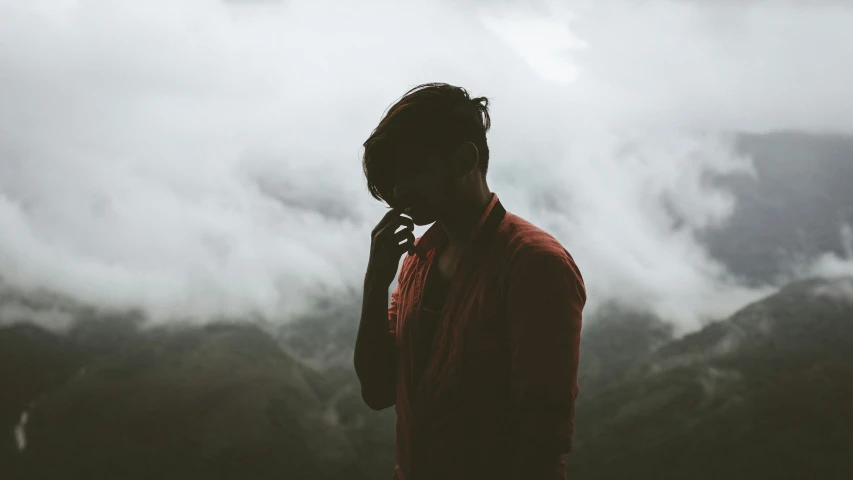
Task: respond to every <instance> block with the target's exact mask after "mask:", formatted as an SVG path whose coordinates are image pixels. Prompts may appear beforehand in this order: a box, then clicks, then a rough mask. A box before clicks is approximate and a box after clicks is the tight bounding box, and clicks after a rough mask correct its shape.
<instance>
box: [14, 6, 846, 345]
mask: <svg viewBox="0 0 853 480" xmlns="http://www.w3.org/2000/svg"><path fill="white" fill-rule="evenodd" d="M550 5H551V7H550V8H553V7H554V5H557V4H554V3H552V4H550ZM567 5H569V6H568V8H567V9H566V8H564V9H563V10H560V11H558V12H557V13H555V14H554V15H555V16H552V17H549V18H551V20H550V22H549V23H544V24H542V25H546V26H547V28H548V29H550V30H546V29H545V27H535V28H536V30H537V31H538V32H539V33H540V34H541V35H540V37H539V39H538V40H537V39H535V38H532V39H531V38H529V37H528V36H527V35H526V34H524V33H523V32H524V31H525V29H529V28H530V26H531V25H536V24H537V23H536V22H543V21H544V20H542V19H543V18H545V17H543V15H546V14H547V8H549V7H548V4H547V3H543V4H537V7H536V9H535V10H530V9H528V7H525V6H524V5H523V4H512V3H507V2H504V3H501V4H500V5H495V6H493V7H489V10H487V11H485V12H486V13H487V14H488V15H489V16H483V15H484V11H483V10H482V9H483V8H485V7H484V6H483V5H476V4H475V5H472V4H461V5H460V4H450V3H445V2H432V3H426V2H419V3H412V2H392V1H390V0H385V1H369V2H357V3H353V2H343V1H288V2H280V3H274V2H264V3H260V4H252V5H248V6H246V5H236V4H234V3H233V2H231V3H226V2H210V1H202V0H180V1H178V0H175V1H170V2H165V1H162V2H130V1H113V2H92V1H65V2H56V1H50V2H47V1H44V2H16V1H12V0H0V84H2V88H0V225H2V236H0V275H2V276H3V277H4V278H6V279H7V281H10V282H12V283H14V284H16V285H19V286H24V287H26V286H43V287H48V288H53V289H57V290H60V291H62V292H66V293H70V294H73V295H75V296H77V297H80V298H81V299H83V300H85V301H92V302H100V303H105V304H108V305H113V306H121V305H135V304H141V305H142V306H144V307H146V308H148V309H149V310H150V311H151V312H153V313H155V314H158V315H161V316H163V317H166V316H169V315H174V314H181V315H196V316H198V317H200V318H203V317H205V316H208V315H212V314H216V313H223V314H231V315H239V314H243V313H246V312H252V311H256V312H260V313H264V314H266V315H269V316H273V317H277V316H284V315H287V314H288V313H289V312H292V311H295V310H299V309H300V308H302V307H303V306H304V304H303V303H301V299H302V298H303V296H304V295H305V294H306V293H310V292H313V291H316V290H317V289H319V288H325V289H328V290H330V291H333V292H334V291H336V290H338V289H342V288H346V287H353V286H355V287H358V286H360V284H361V278H362V274H363V268H364V266H365V263H366V261H367V253H368V247H369V238H368V235H369V232H370V230H371V228H372V226H373V224H374V223H375V222H376V221H378V219H379V218H380V217H381V215H382V213H383V211H384V209H383V208H382V206H381V205H379V204H378V203H376V202H375V201H373V200H372V199H371V198H370V197H369V196H368V194H367V191H366V188H365V187H364V180H363V178H362V174H361V165H360V159H359V153H360V145H361V143H362V142H363V141H364V139H365V138H366V137H367V135H368V134H369V132H370V130H371V129H372V128H373V127H374V126H375V124H376V122H378V120H379V118H380V116H381V114H382V112H383V111H384V109H385V108H386V107H388V106H389V105H390V103H391V102H393V101H394V99H396V98H397V97H398V96H399V95H401V94H402V93H403V92H405V91H406V90H407V89H408V88H410V87H412V86H414V85H417V84H419V83H422V82H426V81H447V82H449V83H454V84H458V85H462V86H465V87H466V88H468V89H469V91H470V92H471V93H472V94H474V95H486V96H489V97H490V98H491V99H492V100H493V110H492V114H493V117H492V118H493V130H492V133H491V135H490V142H491V146H492V163H491V165H492V166H491V167H490V186H491V187H492V189H493V191H496V192H498V194H499V195H501V198H502V199H503V200H504V203H505V204H506V205H507V207H508V208H509V209H510V210H511V211H514V212H515V213H518V214H520V215H522V216H525V217H527V218H528V219H530V220H531V221H533V222H534V223H537V224H540V225H542V226H544V227H546V228H547V229H550V230H551V231H553V232H554V233H555V235H556V236H557V237H558V238H559V239H561V240H562V241H563V242H564V244H565V245H566V246H567V247H568V248H569V250H570V251H571V252H572V253H573V255H574V256H575V258H576V260H577V262H578V264H579V265H580V267H581V269H582V271H583V273H584V276H585V277H586V279H587V283H588V289H589V293H590V299H591V304H590V308H591V309H592V308H594V306H595V305H596V304H597V303H598V302H600V301H602V300H604V299H605V298H607V297H619V298H622V299H625V300H626V301H628V302H629V303H634V304H642V305H646V306H649V307H651V308H653V309H654V310H655V311H657V312H658V313H659V314H661V315H663V316H664V317H666V318H670V319H677V320H678V321H679V322H680V323H679V325H680V326H682V327H683V328H693V327H695V326H696V325H697V324H698V322H699V321H700V320H701V319H702V318H705V317H708V316H720V315H724V314H727V313H730V312H731V311H732V310H734V309H735V308H737V307H739V306H740V305H742V304H743V303H745V302H746V301H747V300H749V299H752V298H755V296H756V295H760V294H762V293H764V290H750V289H745V288H741V287H739V286H738V284H737V282H736V281H735V280H734V279H731V278H729V276H728V275H727V273H726V272H725V270H724V269H723V268H722V266H720V265H719V264H717V263H715V262H714V261H713V260H712V259H710V258H709V257H708V255H707V254H706V253H705V251H704V250H703V249H702V248H701V247H700V246H699V245H698V243H697V241H696V239H695V238H694V235H693V234H694V231H695V230H696V229H698V228H702V227H705V226H707V225H713V224H714V223H715V222H719V221H721V220H722V219H723V218H725V216H726V215H727V214H728V213H729V212H730V211H731V209H732V208H736V206H735V205H733V204H732V201H731V199H729V198H727V197H726V196H725V195H724V194H723V193H721V192H717V191H714V190H711V189H710V187H709V186H707V185H705V184H704V183H703V182H702V178H703V176H704V175H705V174H706V173H707V172H720V171H732V170H744V171H749V168H750V165H749V161H748V159H744V158H739V157H738V156H737V155H735V154H734V153H733V151H732V148H731V145H730V144H729V143H728V142H727V134H728V132H731V131H733V130H749V131H766V130H773V129H781V128H797V129H806V130H822V129H832V130H837V131H843V132H851V131H853V108H850V107H851V105H850V100H848V85H850V84H853V69H851V67H850V66H849V65H848V64H847V63H846V62H844V61H843V59H845V58H851V56H853V55H852V54H853V51H851V49H853V32H851V30H850V29H849V28H847V26H848V25H849V24H850V22H851V21H853V10H851V9H849V8H845V7H843V6H840V5H839V4H831V5H819V6H805V5H798V6H795V5H793V4H781V3H780V4H769V3H752V4H749V5H746V6H741V7H737V8H735V7H731V6H729V5H727V6H717V7H714V6H709V5H706V4H704V3H703V4H698V3H685V2H682V3H672V2H663V1H657V2H642V3H639V4H634V3H628V2H606V3H598V2H596V3H592V2H575V3H572V4H567ZM519 12H520V13H519ZM537 12H539V13H537ZM537 15H539V16H538V17H537ZM496 18H497V19H504V20H503V21H497V22H496V21H495V20H494V19H496ZM554 18H557V19H566V22H567V23H564V24H562V25H561V24H559V23H556V22H555V21H554ZM506 19H523V21H522V22H521V23H520V24H521V25H522V26H521V27H518V26H517V25H518V22H516V24H515V25H516V30H515V34H512V33H513V32H512V31H509V30H506V29H507V28H508V27H507V21H506ZM501 31H503V32H504V33H505V34H509V36H507V35H501V34H500V33H499V32H501ZM518 32H522V33H518ZM508 39H510V40H508ZM533 40H535V41H533ZM513 42H514V43H513ZM537 42H538V43H537ZM543 42H544V44H547V42H556V43H560V42H563V43H564V45H555V46H554V48H552V49H545V50H546V51H542V52H539V51H538V49H537V45H543ZM572 45H573V46H579V45H583V46H584V48H568V49H565V48H563V49H561V47H565V46H569V47H571V46H572ZM540 55H541V56H540ZM567 75H568V76H567ZM568 78H571V79H573V80H572V81H571V82H566V81H564V80H565V79H568ZM555 80H557V81H555ZM538 167H541V169H538ZM306 199H307V200H306ZM548 202H550V204H551V205H556V206H557V207H554V208H551V207H548V206H547V205H549V203H548ZM310 206H317V208H319V209H322V211H323V212H326V213H329V212H332V214H331V215H322V214H321V213H318V212H317V211H315V210H313V209H312V208H310ZM673 215H675V216H676V217H678V218H680V219H681V221H682V223H681V224H680V225H679V224H676V223H674V222H673ZM422 231H423V230H420V231H419V233H420V232H422Z"/></svg>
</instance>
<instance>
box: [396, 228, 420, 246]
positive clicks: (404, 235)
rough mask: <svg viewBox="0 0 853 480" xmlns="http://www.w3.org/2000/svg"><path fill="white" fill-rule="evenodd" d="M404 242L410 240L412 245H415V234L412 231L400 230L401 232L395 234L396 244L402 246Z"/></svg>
mask: <svg viewBox="0 0 853 480" xmlns="http://www.w3.org/2000/svg"><path fill="white" fill-rule="evenodd" d="M403 240H409V241H410V242H412V243H415V234H414V233H413V232H412V231H411V230H407V229H404V230H400V231H399V232H397V233H395V234H394V243H396V244H398V245H399V244H400V242H401V241H403Z"/></svg>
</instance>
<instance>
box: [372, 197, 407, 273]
mask: <svg viewBox="0 0 853 480" xmlns="http://www.w3.org/2000/svg"><path fill="white" fill-rule="evenodd" d="M400 226H402V227H403V229H401V230H400V231H397V228H398V227H400ZM414 228H415V223H414V222H413V221H412V219H411V218H408V217H404V216H403V211H402V210H401V209H398V208H393V209H391V210H390V211H389V212H388V213H386V214H385V216H384V217H382V220H380V221H379V223H378V224H377V225H376V227H375V228H374V229H373V232H371V240H370V259H369V260H368V262H367V278H369V279H370V281H371V282H377V285H385V286H388V285H390V284H391V282H392V281H394V275H396V274H397V267H398V266H399V263H400V256H401V255H403V253H405V252H410V253H411V252H412V251H413V248H414V245H415V234H414V233H412V230H414Z"/></svg>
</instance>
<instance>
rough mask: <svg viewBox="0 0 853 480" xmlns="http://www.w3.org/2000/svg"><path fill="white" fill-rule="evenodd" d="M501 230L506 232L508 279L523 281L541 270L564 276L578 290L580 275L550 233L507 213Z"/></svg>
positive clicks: (561, 245) (581, 286)
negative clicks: (527, 276)
mask: <svg viewBox="0 0 853 480" xmlns="http://www.w3.org/2000/svg"><path fill="white" fill-rule="evenodd" d="M501 230H502V232H503V234H504V235H506V241H507V244H506V245H507V261H508V267H509V274H510V275H509V277H510V281H513V280H516V281H523V277H524V276H525V275H528V274H534V275H535V274H537V273H539V272H540V271H542V270H543V269H545V270H548V271H551V272H557V273H561V274H564V275H568V276H569V277H571V278H572V279H573V280H574V281H576V282H577V283H578V284H579V285H578V286H579V287H580V288H581V289H582V290H585V288H584V281H583V276H582V275H581V272H580V269H579V268H578V265H577V263H576V262H575V260H574V258H573V257H572V255H571V253H569V250H568V249H567V248H566V247H565V246H564V245H563V244H562V243H561V242H560V241H559V240H557V239H556V238H555V237H554V236H553V235H552V234H550V233H549V232H547V231H545V230H544V229H542V228H540V227H538V226H536V225H534V224H533V223H531V222H529V221H527V220H525V219H524V218H522V217H519V216H518V215H515V214H512V213H509V212H507V214H506V218H505V219H504V222H502V225H501Z"/></svg>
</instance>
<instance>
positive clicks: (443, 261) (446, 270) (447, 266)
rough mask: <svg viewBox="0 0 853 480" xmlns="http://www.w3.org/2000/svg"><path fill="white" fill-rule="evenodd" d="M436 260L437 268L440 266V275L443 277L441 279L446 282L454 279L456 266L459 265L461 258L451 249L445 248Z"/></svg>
mask: <svg viewBox="0 0 853 480" xmlns="http://www.w3.org/2000/svg"><path fill="white" fill-rule="evenodd" d="M436 260H437V263H436V266H438V273H439V274H440V275H441V278H443V279H444V280H445V281H450V279H451V278H453V274H454V273H456V265H457V264H458V263H459V258H457V257H456V256H455V255H453V252H452V251H451V250H450V249H449V248H446V247H445V248H443V249H442V250H441V252H439V254H438V257H437V258H436Z"/></svg>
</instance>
